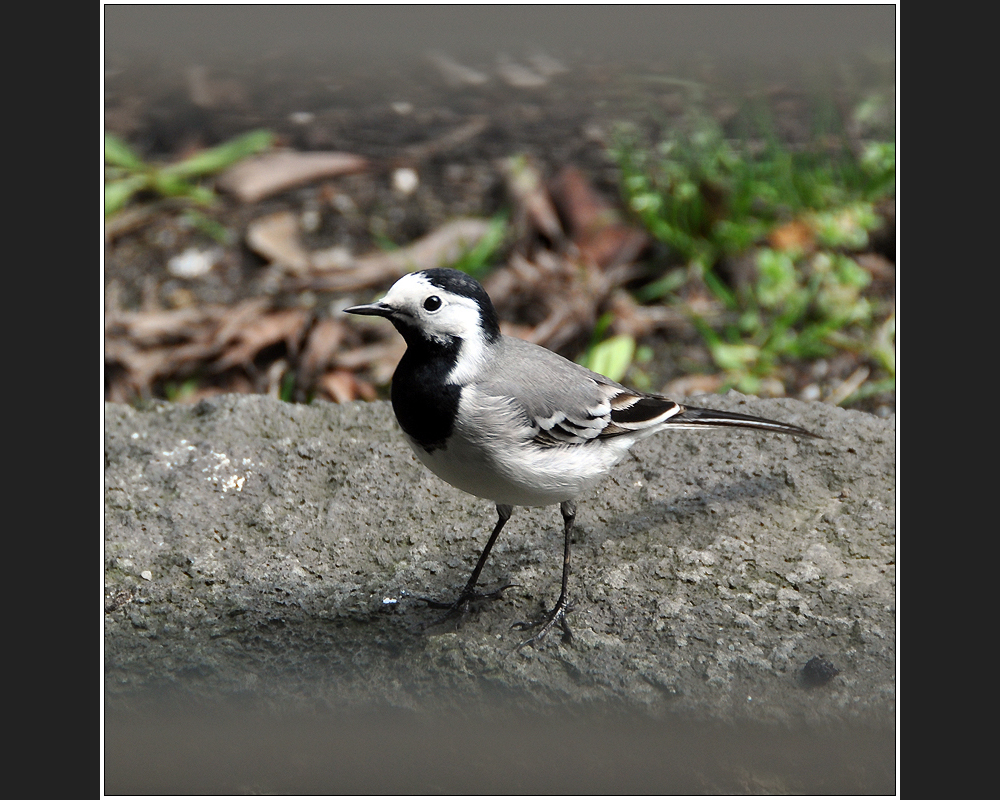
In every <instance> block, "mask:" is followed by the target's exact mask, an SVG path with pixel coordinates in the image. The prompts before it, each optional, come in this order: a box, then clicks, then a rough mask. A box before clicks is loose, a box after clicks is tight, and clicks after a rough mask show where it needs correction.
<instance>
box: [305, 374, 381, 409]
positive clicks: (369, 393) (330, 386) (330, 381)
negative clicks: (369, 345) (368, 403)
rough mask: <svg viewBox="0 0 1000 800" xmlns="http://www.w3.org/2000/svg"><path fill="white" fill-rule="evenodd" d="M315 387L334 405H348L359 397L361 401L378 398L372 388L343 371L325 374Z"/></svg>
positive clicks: (365, 382)
mask: <svg viewBox="0 0 1000 800" xmlns="http://www.w3.org/2000/svg"><path fill="white" fill-rule="evenodd" d="M316 387H317V389H319V390H321V391H323V392H325V393H326V394H327V395H328V396H329V397H330V399H331V400H333V401H334V402H335V403H349V402H351V401H352V400H357V399H358V398H359V397H360V398H361V399H362V400H375V399H376V398H377V397H378V393H377V392H376V391H375V387H374V386H372V385H371V384H370V383H368V382H367V381H363V380H361V379H360V378H358V377H357V376H356V375H354V373H352V372H347V371H345V370H335V371H333V372H327V373H326V374H325V375H323V376H322V377H320V379H319V380H318V381H317V382H316Z"/></svg>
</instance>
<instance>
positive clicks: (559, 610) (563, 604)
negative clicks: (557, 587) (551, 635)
mask: <svg viewBox="0 0 1000 800" xmlns="http://www.w3.org/2000/svg"><path fill="white" fill-rule="evenodd" d="M572 610H573V605H572V603H570V602H569V600H567V599H566V598H565V597H563V596H560V597H559V599H558V600H557V601H556V605H555V608H553V609H552V610H551V611H549V612H546V613H545V614H543V615H542V618H541V619H539V620H537V621H535V622H515V623H514V624H513V625H511V626H510V627H511V630H518V631H524V630H530V629H532V628H538V633H536V634H535V635H534V636H532V637H531V638H530V639H525V640H524V641H523V642H521V644H519V645H518V646H517V652H519V653H520V652H521V650H523V649H524V648H525V647H527V646H528V645H531V646H532V647H534V646H535V645H537V644H538V643H539V642H540V641H541V640H542V639H544V638H545V636H546V635H547V634H548V632H549V631H550V630H552V629H553V628H554V627H555V626H556V625H558V626H559V627H560V628H562V632H563V635H562V643H563V644H569V643H570V642H572V641H573V633H572V632H571V631H570V629H569V623H568V622H566V615H567V614H568V613H569V612H570V611H572Z"/></svg>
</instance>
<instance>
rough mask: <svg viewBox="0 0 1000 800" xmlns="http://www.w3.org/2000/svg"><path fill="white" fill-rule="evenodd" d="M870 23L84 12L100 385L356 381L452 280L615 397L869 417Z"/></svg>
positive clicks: (881, 168) (442, 12)
mask: <svg viewBox="0 0 1000 800" xmlns="http://www.w3.org/2000/svg"><path fill="white" fill-rule="evenodd" d="M894 44H895V7H893V6H822V7H813V6H788V7H785V6H746V7H744V6H737V7H732V6H711V7H699V6H662V7H661V6H631V7H611V6H580V7H572V6H546V7H533V6H510V7H504V6H490V7H469V6H466V7H459V8H451V7H443V6H441V7H419V6H416V7H415V6H303V7H292V8H285V7H269V6H234V7H228V6H214V7H198V6H151V7H145V6H106V7H105V31H104V49H105V69H104V81H103V88H104V112H105V113H104V131H105V153H104V163H105V189H104V197H105V254H104V284H105V332H106V346H105V378H106V379H105V390H106V397H107V398H108V399H109V400H114V401H118V402H134V401H136V400H137V399H142V398H153V397H162V398H167V399H171V400H175V401H179V402H193V401H197V400H199V399H201V398H203V397H206V396H210V395H212V394H215V393H219V392H264V393H269V394H272V395H274V396H277V397H281V398H283V399H286V400H290V401H295V402H307V401H310V400H312V399H316V398H318V399H324V400H333V401H344V400H350V399H355V398H366V399H371V398H375V397H379V396H383V395H384V394H385V391H386V387H387V385H388V381H389V378H390V376H391V373H392V369H393V366H394V364H395V362H396V360H397V359H398V357H399V354H400V347H399V346H400V342H399V341H398V337H394V334H393V333H392V332H391V331H389V330H386V328H388V327H389V326H379V325H377V324H374V325H373V324H371V321H370V320H356V319H344V318H343V315H342V314H340V310H341V309H342V308H343V307H345V306H346V305H349V304H351V303H355V302H362V301H367V300H368V299H370V298H372V297H374V296H376V295H378V294H379V293H380V292H382V291H384V289H385V288H387V287H388V286H389V285H391V284H392V282H393V281H394V280H395V279H396V278H398V277H399V276H400V275H401V274H402V273H403V272H405V271H408V270H412V269H419V268H425V267H432V266H454V267H456V268H459V269H463V270H465V271H467V272H469V273H470V274H473V275H475V276H476V277H477V278H479V279H480V280H482V281H483V282H484V284H485V285H486V288H487V290H488V291H489V292H490V294H491V296H492V297H493V299H494V302H495V304H496V305H497V307H498V310H499V311H500V314H501V317H502V319H503V321H504V326H505V329H506V330H507V331H508V332H509V333H513V334H515V335H519V336H522V337H523V338H527V339H531V340H532V341H536V342H538V343H540V344H543V345H545V346H547V347H550V348H552V349H555V350H558V351H559V352H561V353H563V354H564V355H566V356H568V357H570V358H573V359H576V360H578V361H580V362H582V363H585V364H586V365H588V366H590V367H592V368H595V369H597V370H598V371H602V372H604V373H606V374H609V375H610V377H612V378H615V379H618V380H624V381H626V382H628V383H630V384H632V385H634V386H636V387H637V388H641V389H647V390H651V391H664V392H666V393H668V394H671V393H672V394H675V395H685V396H686V395H691V394H697V393H703V392H716V391H725V390H727V389H730V388H736V389H738V390H739V391H742V392H746V393H752V394H759V395H766V396H793V397H799V398H802V399H805V400H823V401H826V402H832V403H838V404H842V405H848V406H850V407H855V408H860V409H863V410H868V411H871V412H873V413H878V414H882V415H885V414H889V413H891V412H892V411H893V409H894V407H895V294H894V292H895V241H896V224H895V119H896V112H895V80H896V77H895V72H896V67H895V51H894Z"/></svg>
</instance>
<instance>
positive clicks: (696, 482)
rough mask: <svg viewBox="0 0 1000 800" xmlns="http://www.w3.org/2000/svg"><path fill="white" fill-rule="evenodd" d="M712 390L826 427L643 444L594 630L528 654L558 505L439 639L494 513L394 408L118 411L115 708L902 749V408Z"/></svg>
mask: <svg viewBox="0 0 1000 800" xmlns="http://www.w3.org/2000/svg"><path fill="white" fill-rule="evenodd" d="M701 403H702V404H704V405H713V406H715V407H718V408H723V409H729V410H739V411H743V412H747V413H752V414H758V415H762V416H768V417H771V418H775V419H780V420H783V421H787V422H792V423H795V424H799V425H802V426H804V427H806V428H808V429H810V430H813V431H815V432H817V433H820V434H822V435H823V436H825V437H826V438H825V439H824V440H797V439H793V438H790V437H779V436H773V435H766V434H760V433H756V432H725V431H719V432H714V431H713V432H706V433H699V432H687V431H678V432H676V433H670V434H667V433H665V434H661V435H659V436H657V437H653V438H652V439H649V440H646V441H645V442H642V443H640V444H639V445H638V446H637V447H635V448H634V449H633V454H634V457H632V458H629V459H627V460H626V461H625V462H623V464H621V466H620V468H619V470H618V472H617V473H615V475H614V476H613V477H612V478H611V479H609V480H608V481H607V482H606V483H605V484H604V485H603V486H602V487H601V488H600V490H599V491H598V492H597V493H595V495H594V496H592V497H587V498H583V499H582V500H581V503H580V509H579V513H578V517H577V520H578V527H579V533H578V537H577V542H576V544H575V546H574V550H573V559H574V560H573V575H572V578H571V590H572V594H573V597H574V599H575V601H576V608H575V610H574V612H573V613H572V614H571V615H570V618H569V619H570V624H571V626H572V629H573V633H574V640H573V642H572V643H571V644H568V645H567V644H564V643H562V642H561V641H560V636H559V635H558V632H554V633H553V634H552V635H550V637H549V639H548V640H547V641H546V642H545V643H544V644H543V646H542V647H541V648H540V649H538V650H533V649H531V648H527V649H525V650H524V651H522V652H521V653H516V652H515V648H516V646H517V644H518V643H519V642H520V640H521V639H522V638H523V636H524V634H523V633H521V632H519V631H512V630H510V626H511V624H512V623H513V622H515V621H518V620H524V619H532V618H534V617H535V616H536V614H537V613H538V610H539V608H540V607H541V606H542V605H545V606H551V603H552V602H553V601H554V599H555V596H556V594H557V593H558V581H559V571H560V556H561V518H560V516H559V512H558V509H557V508H556V507H552V508H543V509H517V510H515V514H514V517H513V518H512V519H511V522H510V523H509V524H508V525H507V528H506V529H505V531H504V533H503V535H502V536H501V538H500V540H499V541H498V543H497V546H496V547H495V548H494V552H493V554H492V556H491V558H490V561H489V563H488V564H487V567H486V569H485V571H484V574H483V586H485V587H486V588H489V587H495V586H499V585H503V584H507V583H513V584H517V586H516V587H515V588H512V589H509V590H508V591H507V592H506V595H505V597H504V598H503V599H502V600H498V601H494V602H492V603H489V604H488V605H487V606H486V607H485V608H483V609H481V611H480V612H479V613H477V614H474V615H470V616H469V617H468V618H467V619H466V620H465V621H464V623H463V624H462V625H461V626H460V627H457V628H456V626H455V625H444V626H439V627H431V628H429V629H427V630H420V626H421V624H422V623H426V622H429V621H431V620H433V619H434V618H435V616H434V615H435V614H436V613H437V612H434V611H430V610H428V609H427V608H426V607H425V606H424V604H423V603H421V602H419V601H418V600H416V599H415V598H418V597H422V596H432V597H436V598H447V599H452V598H453V597H454V596H455V595H456V594H457V592H458V590H459V589H460V588H461V586H462V585H463V584H464V581H465V580H466V578H467V577H468V573H469V571H470V570H471V568H472V566H473V565H474V563H475V560H476V558H477V556H478V554H479V552H480V550H481V548H482V545H483V543H484V542H485V540H486V538H487V536H488V533H489V530H490V528H491V526H492V525H493V522H494V519H495V513H494V510H493V508H492V507H491V506H490V505H489V504H488V503H487V502H485V501H481V500H478V499H476V498H472V497H469V496H468V495H464V494H463V493H461V492H459V491H457V490H455V489H452V488H451V487H450V486H447V485H446V484H444V483H442V482H441V481H439V480H438V479H437V478H436V477H434V476H433V475H431V474H430V473H429V472H427V470H425V469H424V468H423V467H422V466H421V465H420V464H419V463H418V462H417V461H416V460H415V458H414V457H413V456H412V455H411V453H410V451H409V448H408V447H407V446H406V444H405V443H404V442H403V439H402V437H401V435H400V433H399V431H398V429H397V427H396V424H395V421H394V419H393V416H392V412H391V409H390V407H389V405H388V404H386V403H372V404H363V403H355V404H349V405H342V406H337V405H328V404H319V405H314V406H300V405H289V404H285V403H279V402H277V401H274V400H271V399H268V398H265V397H259V396H227V397H221V398H218V399H215V400H213V401H211V402H203V403H201V404H199V405H197V406H194V407H187V406H174V405H170V404H153V405H151V406H149V407H148V408H145V409H143V410H136V409H133V408H131V407H125V406H119V405H113V404H108V405H107V406H106V408H105V457H106V470H105V479H106V489H105V581H106V595H107V608H106V613H105V694H106V709H107V711H108V712H109V713H111V714H118V713H127V712H128V711H129V710H135V709H137V708H140V707H144V704H148V703H149V702H150V701H153V700H156V701H161V700H163V699H164V698H171V699H173V700H177V701H180V702H181V704H182V707H184V708H186V709H191V708H204V707H208V706H210V705H211V704H214V703H221V704H226V703H230V702H235V703H236V704H237V706H238V707H240V708H242V709H244V710H245V709H248V708H251V707H252V708H258V709H262V708H267V709H271V710H274V709H280V710H283V711H287V712H288V713H297V712H311V711H315V710H316V709H330V710H335V709H355V710H358V709H366V708H369V709H370V708H376V707H377V708H381V709H395V710H396V711H399V710H403V711H405V712H407V713H409V712H416V713H417V714H418V715H420V714H429V715H442V714H443V715H449V714H459V715H466V718H467V715H469V714H473V715H479V718H488V719H495V718H496V714H497V713H518V714H521V713H523V714H529V715H530V714H537V713H543V714H547V713H557V712H562V713H569V714H573V713H577V712H580V713H590V711H591V710H593V709H595V708H604V709H608V708H613V709H616V713H618V712H619V711H622V712H624V713H626V714H635V713H637V714H639V717H638V718H644V719H664V718H673V719H684V720H688V721H697V722H698V724H701V723H702V722H705V721H723V722H725V723H726V724H732V723H734V722H737V723H746V724H751V725H760V724H764V725H772V726H773V725H774V724H776V723H777V724H778V725H779V727H780V728H782V729H785V730H792V729H794V728H795V727H796V726H801V725H803V724H804V725H806V726H815V725H817V724H818V725H820V726H823V725H832V726H843V725H848V726H861V728H863V729H865V730H879V731H884V732H885V734H884V735H882V734H880V736H882V738H881V739H880V741H881V742H882V743H883V744H884V743H885V742H886V741H888V742H889V743H890V749H891V737H892V735H893V734H892V730H893V726H894V717H895V419H894V418H890V419H888V420H882V419H878V418H876V417H873V416H871V415H868V414H863V413H858V412H851V411H844V410H842V409H838V408H835V407H831V406H828V405H824V404H819V403H816V404H805V403H801V402H797V401H793V400H760V399H755V398H746V397H742V396H740V395H737V394H730V395H729V396H726V397H710V398H702V399H701ZM816 658H819V659H821V660H820V661H813V659H816ZM810 661H813V664H812V666H811V667H809V668H806V665H807V664H809V662H810ZM817 665H821V667H822V668H821V669H819V670H816V669H815V667H816V666H817ZM830 667H832V668H833V670H831V669H830ZM834 671H835V672H836V674H834ZM483 715H485V717H484V716H483ZM886 735H887V736H888V737H889V739H888V740H886V739H885V736H886ZM848 738H850V737H848ZM883 766H884V765H883ZM880 785H881V784H880ZM852 786H853V788H854V789H859V790H863V789H864V788H865V787H864V786H861V785H852ZM729 788H730V789H731V787H729ZM848 788H849V789H850V788H852V787H848ZM869 788H870V787H869Z"/></svg>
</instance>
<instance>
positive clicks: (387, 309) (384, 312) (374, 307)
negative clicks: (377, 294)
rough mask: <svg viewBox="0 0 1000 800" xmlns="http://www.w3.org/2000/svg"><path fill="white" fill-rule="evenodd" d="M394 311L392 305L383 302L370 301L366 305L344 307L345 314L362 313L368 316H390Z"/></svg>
mask: <svg viewBox="0 0 1000 800" xmlns="http://www.w3.org/2000/svg"><path fill="white" fill-rule="evenodd" d="M392 312H393V308H392V306H388V305H386V304H385V303H382V302H378V303H369V304H368V305H365V306H351V307H350V308H345V309H344V313H345V314H361V315H362V316H366V317H388V316H390V315H391V314H392Z"/></svg>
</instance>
